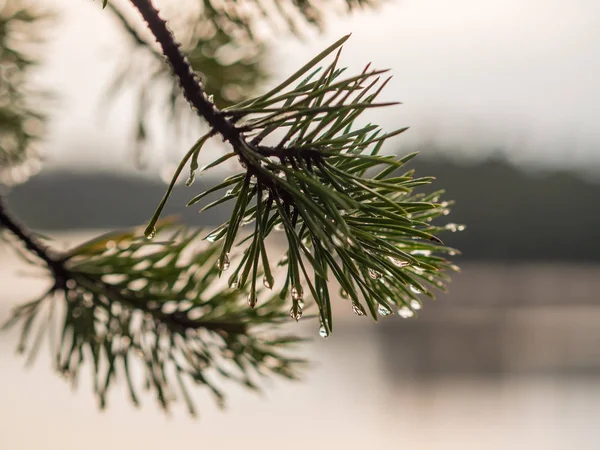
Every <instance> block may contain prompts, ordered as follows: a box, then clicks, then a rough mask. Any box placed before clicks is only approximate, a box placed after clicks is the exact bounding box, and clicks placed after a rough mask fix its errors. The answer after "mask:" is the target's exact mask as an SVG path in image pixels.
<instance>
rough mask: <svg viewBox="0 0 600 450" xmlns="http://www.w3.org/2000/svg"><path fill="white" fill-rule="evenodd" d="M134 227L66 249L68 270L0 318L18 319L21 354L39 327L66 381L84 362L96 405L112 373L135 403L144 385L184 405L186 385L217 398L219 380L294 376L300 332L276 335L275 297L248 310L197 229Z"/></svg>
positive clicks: (166, 404)
mask: <svg viewBox="0 0 600 450" xmlns="http://www.w3.org/2000/svg"><path fill="white" fill-rule="evenodd" d="M139 235H140V231H139V230H130V231H126V232H114V233H110V234H108V235H104V236H101V237H99V238H96V239H94V240H92V241H89V242H87V243H85V244H82V245H80V246H78V247H76V248H74V249H72V250H71V251H69V252H67V253H66V254H65V255H64V256H63V257H62V258H61V260H62V261H64V262H65V266H66V268H67V270H68V273H69V277H68V279H67V280H64V282H59V283H57V284H55V285H54V286H53V287H52V289H50V291H49V292H48V293H46V294H45V295H43V296H42V297H41V298H40V299H38V300H35V301H33V302H31V303H28V304H25V305H23V306H20V307H18V308H17V309H16V310H15V312H14V315H13V317H12V318H11V319H10V321H9V322H8V323H7V326H12V325H14V324H16V323H21V324H22V333H21V339H20V342H19V350H20V351H21V352H25V351H26V350H27V351H28V352H29V358H28V359H29V361H32V360H33V358H34V357H35V355H36V353H37V351H38V348H39V346H40V344H41V342H42V340H43V338H44V335H45V334H46V335H47V336H48V338H49V339H51V342H52V344H53V347H54V349H55V351H56V354H55V360H56V368H57V370H58V371H59V372H60V373H61V374H63V375H64V376H65V377H66V378H68V379H70V380H71V381H72V382H73V383H76V381H77V379H78V378H79V377H80V376H81V371H82V370H84V363H86V362H87V365H88V366H91V367H92V368H93V385H94V389H95V392H96V394H97V396H98V399H99V402H100V405H101V407H104V406H105V405H106V402H107V393H108V390H109V388H110V387H111V386H113V385H114V384H115V382H116V381H117V380H119V379H121V380H122V381H125V380H126V382H127V385H128V388H129V392H130V396H131V400H132V401H133V402H134V403H135V404H136V405H137V404H139V394H138V392H139V389H138V388H139V387H140V386H141V385H145V386H146V388H147V389H150V390H151V391H152V392H153V393H154V394H155V396H156V399H157V400H158V403H159V405H160V406H161V407H162V408H163V409H165V410H168V409H169V408H170V406H171V404H172V403H173V402H174V400H176V399H180V400H183V401H184V402H185V404H186V405H187V407H188V409H189V411H190V413H192V414H195V413H196V408H195V406H194V401H193V400H192V395H191V394H190V392H189V388H188V385H189V384H195V385H200V386H204V387H206V388H207V389H208V390H209V391H210V392H212V394H214V396H215V398H216V400H217V402H218V403H219V404H220V405H222V404H223V401H224V394H223V392H222V391H221V388H220V387H219V386H220V385H221V381H223V380H230V381H232V382H236V383H239V384H242V385H244V386H246V387H248V388H250V389H253V390H258V389H259V382H260V379H261V378H262V377H267V376H270V375H272V374H275V375H279V376H282V377H285V378H291V379H293V378H296V377H297V376H298V375H299V372H298V371H299V370H300V369H301V368H302V366H303V365H304V364H305V361H304V360H302V359H297V358H293V357H291V356H290V354H289V347H291V346H293V345H294V344H295V343H297V342H299V341H300V340H301V339H299V338H297V337H294V336H287V335H282V334H276V329H277V327H278V325H279V324H281V323H282V322H283V321H284V320H285V319H287V314H286V312H285V311H284V309H283V308H282V301H281V300H280V299H278V298H277V297H276V296H273V295H270V294H269V293H267V292H262V293H261V296H264V301H263V302H262V303H261V306H260V307H259V308H256V309H255V310H249V309H248V307H247V305H246V296H247V295H248V294H247V292H246V293H244V292H242V291H239V290H231V289H229V288H228V287H227V286H226V285H224V283H219V280H218V278H219V270H218V269H217V268H216V266H215V261H216V259H217V258H218V255H219V248H218V246H217V245H215V244H212V245H208V246H207V245H206V244H204V245H202V244H201V243H200V244H199V243H198V242H197V235H198V232H193V233H192V232H189V231H187V230H186V229H184V228H178V227H175V226H170V225H165V226H164V233H161V237H165V239H166V240H165V241H163V242H158V241H157V242H149V241H147V240H146V239H144V238H143V237H142V238H140V237H139ZM198 245H199V246H200V248H198ZM57 327H58V330H59V333H58V334H57V333H56V331H57V330H56V328H57ZM57 336H58V339H56V337H57ZM219 378H221V380H219Z"/></svg>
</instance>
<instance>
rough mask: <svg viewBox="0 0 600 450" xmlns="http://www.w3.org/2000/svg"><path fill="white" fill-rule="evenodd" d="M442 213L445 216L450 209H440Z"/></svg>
mask: <svg viewBox="0 0 600 450" xmlns="http://www.w3.org/2000/svg"><path fill="white" fill-rule="evenodd" d="M442 214H443V215H445V216H447V215H448V214H450V210H449V209H448V208H446V209H445V210H443V211H442Z"/></svg>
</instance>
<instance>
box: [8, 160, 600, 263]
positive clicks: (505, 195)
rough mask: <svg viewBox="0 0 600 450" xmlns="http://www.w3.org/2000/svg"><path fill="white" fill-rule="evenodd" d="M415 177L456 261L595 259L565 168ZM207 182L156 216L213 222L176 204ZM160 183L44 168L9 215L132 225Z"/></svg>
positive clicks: (584, 186) (593, 241) (597, 190)
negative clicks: (438, 196)
mask: <svg viewBox="0 0 600 450" xmlns="http://www.w3.org/2000/svg"><path fill="white" fill-rule="evenodd" d="M412 167H414V168H416V170H417V173H418V175H422V176H426V175H434V176H436V178H437V180H436V182H435V183H434V185H433V187H434V188H436V189H439V188H441V187H443V188H445V189H446V191H447V198H448V199H453V200H455V201H456V204H455V205H454V206H453V207H452V214H451V215H450V216H449V217H448V220H450V221H452V222H456V223H463V224H466V225H467V230H466V231H465V232H462V233H447V234H446V235H444V236H442V238H443V239H444V241H445V242H446V243H447V244H449V245H452V246H455V247H456V248H458V249H460V250H461V251H462V252H463V258H465V259H479V260H482V259H485V260H501V261H507V262H510V261H523V260H526V261H553V260H554V261H556V260H563V261H577V260H578V261H600V200H599V199H600V183H593V182H590V181H586V180H584V179H582V178H581V177H579V176H578V175H577V174H573V173H567V172H545V173H543V174H542V173H531V172H524V171H521V170H519V169H518V168H516V167H514V166H512V165H510V164H508V163H507V162H504V161H501V160H489V161H486V162H483V163H478V164H473V165H467V164H458V163H456V162H454V161H448V160H442V159H435V160H432V159H428V158H421V159H420V160H418V161H417V162H415V163H414V164H412ZM215 181H216V180H214V179H206V178H204V179H203V178H200V179H198V180H197V181H196V183H195V184H194V185H193V187H191V188H185V187H183V186H181V187H178V188H177V189H175V192H174V194H173V197H172V200H171V202H170V203H169V205H168V206H167V209H166V211H165V214H178V215H180V216H181V218H182V220H183V221H185V222H186V223H189V224H191V225H196V226H207V227H208V226H215V225H218V224H220V223H222V222H223V221H224V220H226V218H227V212H228V210H227V209H223V208H222V209H220V210H216V209H215V210H212V211H209V212H207V213H204V214H202V215H198V214H197V209H198V208H197V207H193V208H185V204H186V203H187V201H188V200H189V199H190V198H191V197H192V196H193V195H194V194H196V193H198V192H200V191H201V190H204V189H205V188H208V187H210V186H211V185H213V183H214V182H215ZM165 188H166V186H165V185H164V184H162V183H159V182H157V181H152V180H148V179H143V178H136V177H124V176H117V175H112V174H108V173H94V174H86V173H61V172H48V173H42V174H41V175H39V176H37V177H34V178H33V179H31V180H30V181H29V182H28V183H26V184H24V185H21V186H18V187H17V188H15V189H14V190H13V191H12V192H11V194H10V196H9V200H10V203H11V207H12V208H13V210H14V211H15V212H16V213H17V214H18V215H19V216H20V217H21V218H22V219H23V220H24V221H25V222H26V223H27V224H29V225H30V226H31V227H34V228H37V229H40V230H60V229H86V228H93V229H99V228H117V227H125V226H132V225H140V224H143V223H144V222H146V221H147V220H148V219H149V217H150V216H151V214H152V212H153V211H154V208H155V207H156V205H157V203H158V201H159V200H160V198H161V197H162V195H163V194H164V191H165Z"/></svg>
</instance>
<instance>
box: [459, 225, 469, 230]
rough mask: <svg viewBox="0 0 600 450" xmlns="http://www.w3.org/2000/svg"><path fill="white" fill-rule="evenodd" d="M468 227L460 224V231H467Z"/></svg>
mask: <svg viewBox="0 0 600 450" xmlns="http://www.w3.org/2000/svg"><path fill="white" fill-rule="evenodd" d="M466 229H467V227H466V225H459V226H458V231H465V230H466Z"/></svg>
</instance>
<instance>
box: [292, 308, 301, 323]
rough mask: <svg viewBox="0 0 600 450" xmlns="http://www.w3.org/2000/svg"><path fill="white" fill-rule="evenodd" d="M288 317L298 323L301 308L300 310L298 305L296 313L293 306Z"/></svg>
mask: <svg viewBox="0 0 600 450" xmlns="http://www.w3.org/2000/svg"><path fill="white" fill-rule="evenodd" d="M290 317H291V318H292V319H294V320H295V321H296V322H298V321H299V320H300V318H301V317H302V308H300V305H298V308H297V310H296V311H294V307H293V306H292V307H291V308H290Z"/></svg>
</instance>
